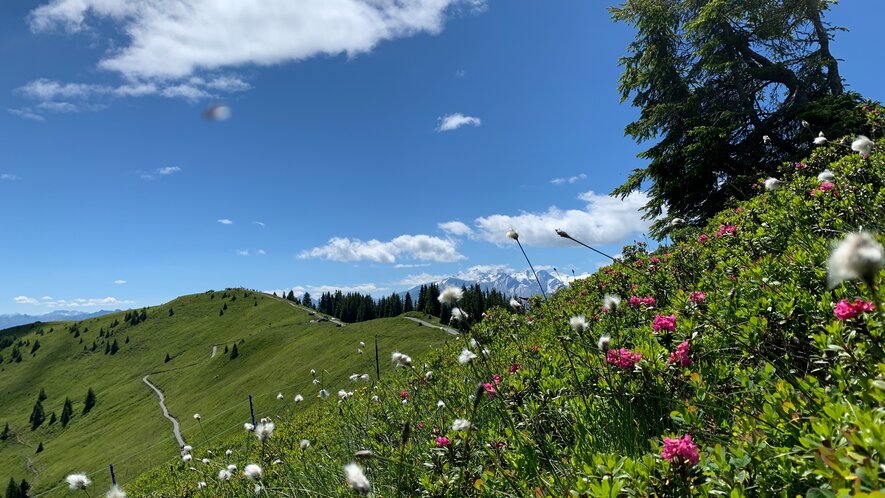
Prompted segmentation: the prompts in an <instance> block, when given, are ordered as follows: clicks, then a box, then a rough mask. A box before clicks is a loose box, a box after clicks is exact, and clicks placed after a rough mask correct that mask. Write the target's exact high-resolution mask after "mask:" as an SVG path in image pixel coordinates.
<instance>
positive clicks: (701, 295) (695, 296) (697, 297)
mask: <svg viewBox="0 0 885 498" xmlns="http://www.w3.org/2000/svg"><path fill="white" fill-rule="evenodd" d="M706 299H707V293H706V292H701V291H694V292H692V293H691V294H689V295H688V300H689V301H691V302H692V303H693V304H701V303H702V302H704V301H705V300H706Z"/></svg>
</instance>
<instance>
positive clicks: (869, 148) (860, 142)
mask: <svg viewBox="0 0 885 498" xmlns="http://www.w3.org/2000/svg"><path fill="white" fill-rule="evenodd" d="M873 145H875V144H874V143H873V141H872V140H870V139H869V138H867V137H865V136H863V135H858V136H857V138H855V139H854V141H853V142H851V150H853V151H855V152H857V153H859V154H860V155H862V156H869V155H870V153H872V152H873Z"/></svg>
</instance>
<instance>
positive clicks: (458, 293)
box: [439, 286, 464, 304]
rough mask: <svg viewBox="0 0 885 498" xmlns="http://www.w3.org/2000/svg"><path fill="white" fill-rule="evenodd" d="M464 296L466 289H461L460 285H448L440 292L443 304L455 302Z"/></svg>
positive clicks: (440, 300)
mask: <svg viewBox="0 0 885 498" xmlns="http://www.w3.org/2000/svg"><path fill="white" fill-rule="evenodd" d="M462 297H464V291H463V290H461V288H460V287H455V286H450V287H446V288H445V289H444V290H443V291H442V292H441V293H440V294H439V302H441V303H442V304H455V303H457V302H458V301H460V300H461V298H462Z"/></svg>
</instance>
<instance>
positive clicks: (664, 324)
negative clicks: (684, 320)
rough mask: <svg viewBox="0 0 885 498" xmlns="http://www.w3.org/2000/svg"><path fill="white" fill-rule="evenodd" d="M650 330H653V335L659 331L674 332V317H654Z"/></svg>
mask: <svg viewBox="0 0 885 498" xmlns="http://www.w3.org/2000/svg"><path fill="white" fill-rule="evenodd" d="M651 328H652V330H654V332H655V334H657V333H658V332H660V331H662V330H663V331H665V332H673V331H675V330H676V315H670V316H664V315H655V319H654V321H653V322H652V325H651Z"/></svg>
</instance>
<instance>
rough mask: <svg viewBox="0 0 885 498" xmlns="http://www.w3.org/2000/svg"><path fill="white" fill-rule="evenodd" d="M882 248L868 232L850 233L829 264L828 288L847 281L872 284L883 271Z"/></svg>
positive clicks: (839, 245) (831, 254) (834, 250)
mask: <svg viewBox="0 0 885 498" xmlns="http://www.w3.org/2000/svg"><path fill="white" fill-rule="evenodd" d="M882 256H883V250H882V246H881V245H880V244H879V243H878V242H876V239H874V238H873V236H872V235H870V234H869V233H867V232H855V233H849V234H848V235H846V236H845V238H844V239H842V241H841V242H839V243H838V244H837V245H836V247H835V249H833V252H831V253H830V259H829V261H828V262H827V286H828V287H829V288H831V289H832V288H833V287H835V286H837V285H839V284H840V283H841V282H844V281H846V280H863V281H864V282H866V283H867V284H872V281H873V277H875V276H876V274H877V273H879V271H880V270H881V269H882V264H883V263H882Z"/></svg>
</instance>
